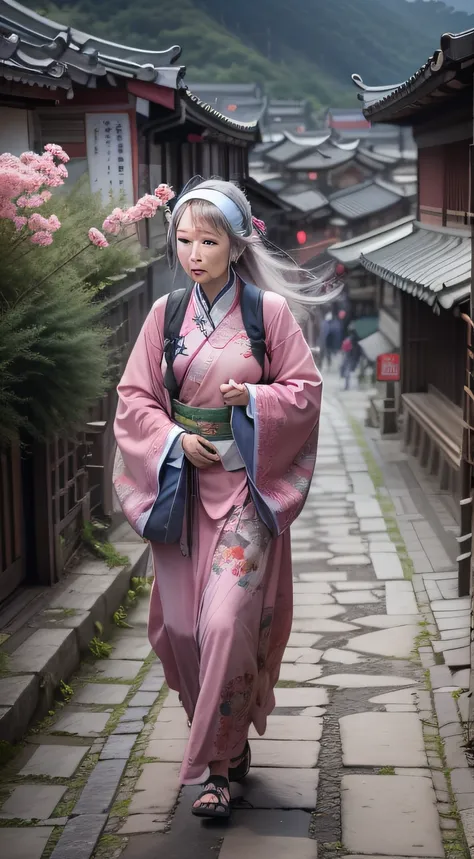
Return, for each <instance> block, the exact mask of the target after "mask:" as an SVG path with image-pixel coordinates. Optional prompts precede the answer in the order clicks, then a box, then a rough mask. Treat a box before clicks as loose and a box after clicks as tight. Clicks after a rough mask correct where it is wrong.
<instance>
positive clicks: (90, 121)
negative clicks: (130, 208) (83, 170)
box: [86, 113, 134, 205]
mask: <svg viewBox="0 0 474 859" xmlns="http://www.w3.org/2000/svg"><path fill="white" fill-rule="evenodd" d="M86 139H87V161H88V165H89V178H90V185H91V190H92V191H93V192H96V191H100V192H101V194H102V199H103V201H104V203H106V204H107V203H108V202H110V200H111V199H112V200H113V201H114V202H115V203H116V202H120V201H121V202H122V203H124V204H126V205H132V204H133V202H134V199H133V196H134V195H133V173H132V145H131V137H130V118H129V116H128V114H127V113H87V114H86Z"/></svg>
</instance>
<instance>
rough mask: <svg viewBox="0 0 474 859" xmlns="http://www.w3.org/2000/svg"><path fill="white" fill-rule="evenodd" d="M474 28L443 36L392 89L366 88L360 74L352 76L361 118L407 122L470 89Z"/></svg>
mask: <svg viewBox="0 0 474 859" xmlns="http://www.w3.org/2000/svg"><path fill="white" fill-rule="evenodd" d="M473 66H474V29H473V30H467V31H466V32H465V33H454V34H453V33H445V34H444V35H443V36H441V41H440V47H439V49H438V50H436V51H435V52H434V54H433V56H432V57H430V58H429V59H428V60H427V61H426V63H424V65H422V66H421V67H420V68H419V69H418V70H417V71H416V72H415V73H414V74H413V75H412V76H411V77H410V78H409V79H408V80H407V81H404V82H403V83H398V84H393V85H392V86H384V87H370V86H366V84H364V81H363V80H362V78H361V77H360V75H357V74H355V75H352V80H353V81H354V83H355V85H356V86H357V87H358V88H359V89H360V90H361V92H360V93H359V98H360V99H361V100H362V101H363V103H364V115H365V116H366V117H367V119H369V120H370V121H373V122H387V121H390V122H395V123H398V122H401V123H402V122H408V121H409V119H410V117H412V116H413V115H414V114H416V113H419V112H420V111H422V110H424V109H426V108H429V107H436V108H439V107H440V106H441V105H442V104H443V101H444V100H446V99H449V98H453V97H454V96H456V95H458V94H459V92H460V91H461V90H463V89H466V88H468V87H470V88H471V89H472V75H473Z"/></svg>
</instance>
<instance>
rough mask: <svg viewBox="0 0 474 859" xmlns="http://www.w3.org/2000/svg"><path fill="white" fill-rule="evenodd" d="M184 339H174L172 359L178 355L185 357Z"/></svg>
mask: <svg viewBox="0 0 474 859" xmlns="http://www.w3.org/2000/svg"><path fill="white" fill-rule="evenodd" d="M185 340H186V338H185V337H176V339H175V341H174V357H175V358H176V357H177V356H178V355H187V354H188V353H187V350H186V343H185Z"/></svg>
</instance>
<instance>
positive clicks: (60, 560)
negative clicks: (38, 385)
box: [0, 263, 169, 600]
mask: <svg viewBox="0 0 474 859" xmlns="http://www.w3.org/2000/svg"><path fill="white" fill-rule="evenodd" d="M156 265H157V263H151V264H143V265H142V266H140V267H139V268H138V269H136V270H135V271H133V272H128V273H127V274H125V275H123V276H122V277H120V278H117V279H116V280H115V281H114V282H113V283H112V284H111V285H109V286H108V287H107V288H106V290H105V293H103V295H102V299H103V300H104V323H105V324H106V326H107V327H108V328H109V329H110V331H111V337H110V340H111V346H112V354H113V378H112V383H111V387H110V390H109V391H107V393H106V394H105V395H104V396H103V397H102V399H101V400H100V401H98V402H97V404H96V405H95V406H94V408H93V409H91V413H90V415H89V418H88V421H87V424H86V426H85V428H84V431H83V432H82V433H79V434H78V435H77V436H75V437H55V438H53V439H51V441H50V442H49V443H48V444H40V443H35V444H34V445H33V446H32V447H31V448H30V450H28V451H25V452H24V454H23V459H24V460H25V461H26V464H27V465H26V469H25V470H26V477H25V475H22V460H21V456H20V449H19V447H18V446H15V447H13V448H11V449H10V450H7V451H5V452H3V453H2V454H1V455H0V600H1V599H4V598H5V597H6V596H8V594H9V593H11V592H12V590H13V589H14V588H15V587H16V586H17V585H18V584H19V582H20V581H21V580H22V578H23V575H24V572H25V569H26V568H28V573H29V583H31V582H33V583H36V584H38V583H39V584H45V585H48V584H53V583H54V582H55V581H58V579H60V578H61V575H62V573H63V570H64V567H65V564H66V563H67V562H68V560H69V559H70V557H71V555H72V554H73V552H74V551H75V550H76V548H77V546H78V543H79V540H80V535H81V531H82V528H83V525H84V522H85V521H86V520H88V519H89V518H90V517H91V516H104V515H110V514H111V512H112V467H113V459H114V452H115V441H114V437H113V418H114V414H115V408H116V393H115V387H116V384H117V381H118V379H119V378H120V375H121V372H122V370H123V368H124V366H125V363H126V361H127V359H128V356H129V354H130V351H131V349H132V347H133V344H134V343H135V340H136V338H137V336H138V334H139V331H140V329H141V326H142V324H143V322H144V320H145V317H146V315H147V314H148V311H149V310H150V308H151V306H152V304H153V301H154V300H155V298H156V297H157V292H163V293H164V292H166V291H167V287H168V286H169V281H168V280H167V278H166V276H164V279H163V281H162V284H161V285H162V288H161V289H159V290H157V285H156V277H155V276H154V268H155V267H156ZM158 266H160V263H158ZM27 557H28V563H26V558H27Z"/></svg>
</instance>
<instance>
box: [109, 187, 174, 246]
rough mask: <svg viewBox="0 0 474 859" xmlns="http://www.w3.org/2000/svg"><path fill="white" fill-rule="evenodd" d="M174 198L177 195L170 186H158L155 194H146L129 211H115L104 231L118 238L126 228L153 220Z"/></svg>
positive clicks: (118, 209)
mask: <svg viewBox="0 0 474 859" xmlns="http://www.w3.org/2000/svg"><path fill="white" fill-rule="evenodd" d="M174 196H175V193H174V191H173V189H172V188H170V186H169V185H164V184H162V185H158V188H156V190H155V193H154V194H145V195H144V196H143V197H140V199H139V200H137V202H136V203H135V205H134V206H130V207H129V208H128V209H120V208H116V209H114V210H113V211H112V212H111V213H110V215H108V216H107V218H106V219H105V221H104V223H103V224H102V229H103V230H104V232H105V233H109V235H111V236H117V235H118V234H119V233H120V231H121V230H122V229H123V228H124V227H127V226H129V225H130V224H136V223H138V221H143V219H144V218H153V217H154V215H156V213H157V211H158V209H160V208H162V207H163V206H165V205H166V203H168V202H169V201H170V200H172V199H173V197H174Z"/></svg>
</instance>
